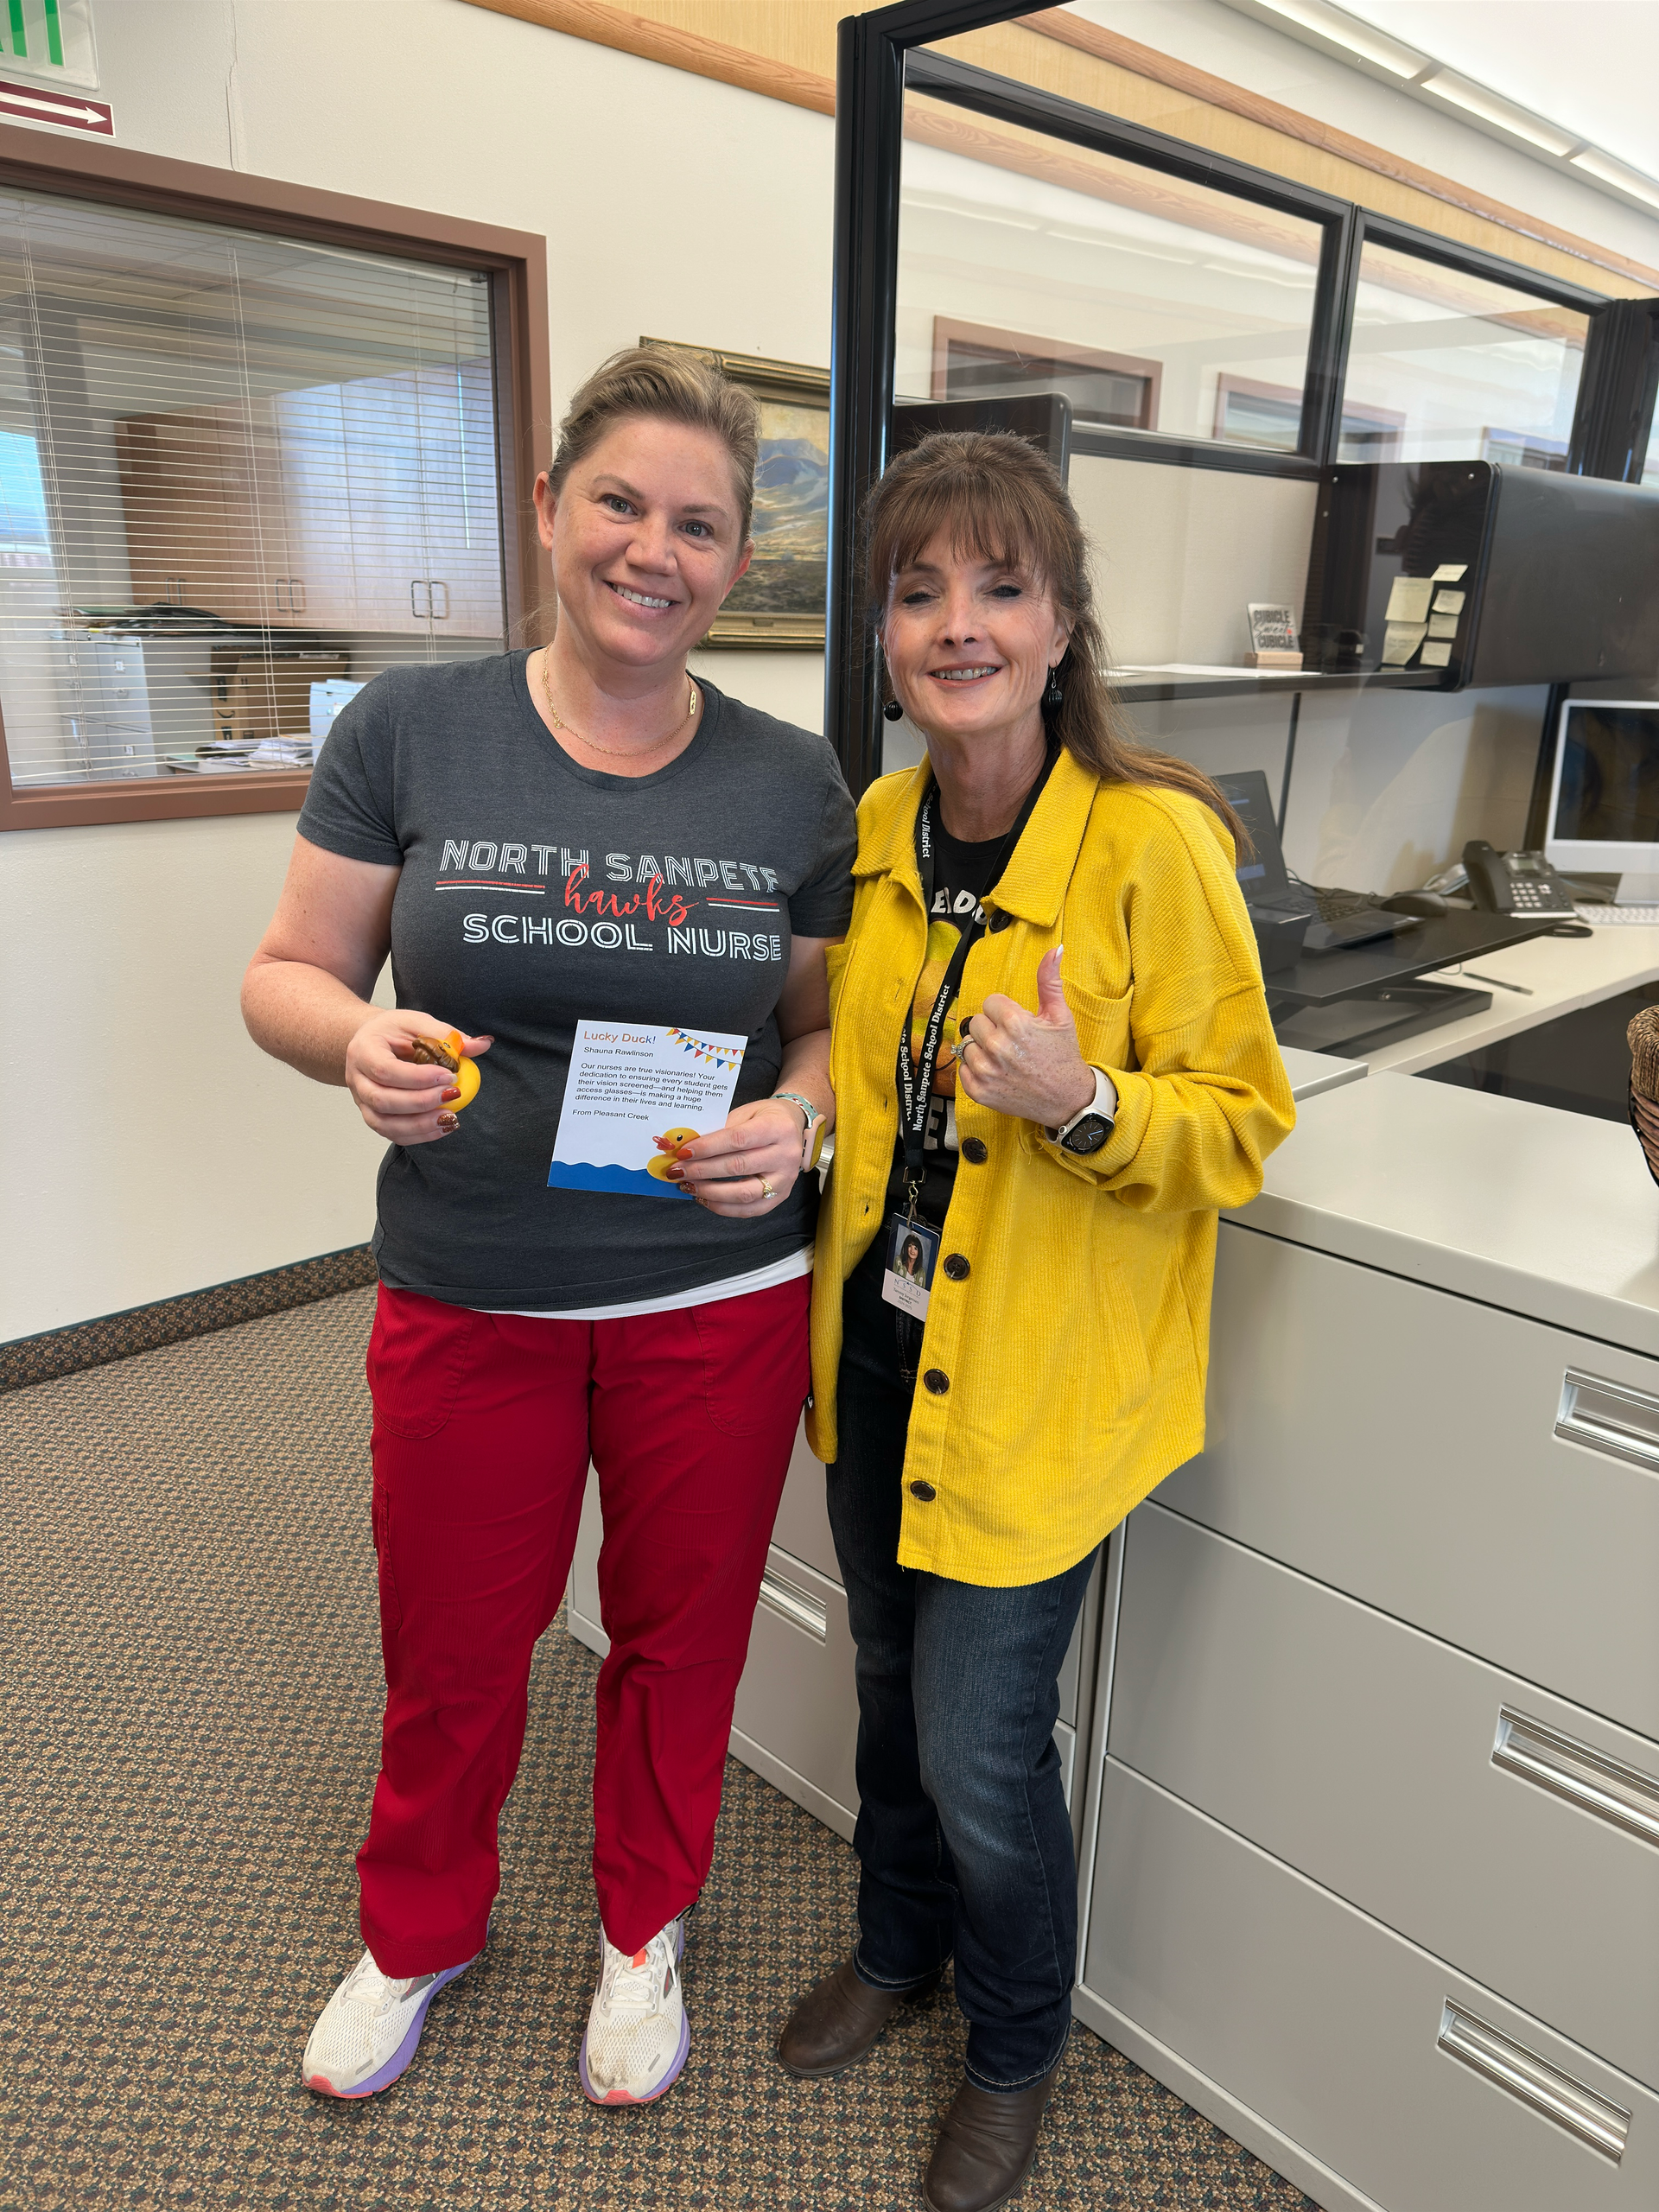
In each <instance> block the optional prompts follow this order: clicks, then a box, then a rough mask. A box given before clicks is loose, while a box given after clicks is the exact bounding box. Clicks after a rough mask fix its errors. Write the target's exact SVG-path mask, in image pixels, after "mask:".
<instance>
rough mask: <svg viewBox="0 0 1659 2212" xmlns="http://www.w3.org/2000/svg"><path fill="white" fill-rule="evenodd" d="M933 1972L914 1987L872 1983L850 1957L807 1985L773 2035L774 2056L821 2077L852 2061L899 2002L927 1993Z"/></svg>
mask: <svg viewBox="0 0 1659 2212" xmlns="http://www.w3.org/2000/svg"><path fill="white" fill-rule="evenodd" d="M938 1986H939V1977H938V1974H933V1975H931V1977H930V1978H929V1979H928V1980H926V1981H925V1982H922V1983H921V1984H919V1985H918V1987H916V1988H914V1989H872V1988H871V1986H870V1985H869V1983H868V1981H861V1980H859V1978H858V1975H857V1973H856V1972H855V1969H854V1966H853V1962H852V1961H851V1960H850V1959H843V1960H842V1963H841V1964H840V1965H839V1966H838V1967H836V1970H835V1972H834V1974H829V1975H828V1976H827V1977H826V1978H825V1979H824V1980H823V1981H820V1982H818V1983H817V1984H816V1985H815V1986H813V1987H812V1988H810V1989H809V1990H808V1991H807V1993H806V1994H805V1996H804V1997H803V1998H802V1999H801V2001H800V2003H799V2004H798V2005H797V2006H796V2007H795V2010H794V2011H793V2012H791V2014H790V2016H789V2022H788V2024H787V2025H786V2026H785V2030H784V2031H783V2033H782V2035H781V2036H779V2038H778V2057H779V2063H781V2064H782V2065H785V2066H786V2067H787V2068H788V2069H789V2070H790V2072H791V2074H801V2075H805V2076H806V2078H807V2079H808V2080H809V2081H822V2080H823V2079H824V2078H825V2077H826V2076H827V2075H831V2074H844V2073H845V2072H846V2070H847V2069H848V2068H849V2066H854V2065H856V2064H857V2063H858V2061H859V2060H860V2059H861V2058H862V2057H863V2056H864V2054H865V2052H866V2051H867V2050H869V2049H870V2048H871V2047H872V2045H873V2044H875V2043H876V2042H877V2041H878V2040H879V2039H880V2035H881V2031H882V2030H883V2029H884V2028H885V2027H886V2026H887V2023H888V2021H889V2020H890V2019H892V2018H893V2014H894V2013H895V2012H897V2011H898V2010H899V2006H900V2005H909V2004H913V2003H914V2002H915V2001H916V1999H918V1998H922V1997H927V1996H931V1994H932V1993H933V1991H934V1990H936V1989H937V1988H938Z"/></svg>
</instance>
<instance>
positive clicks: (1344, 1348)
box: [1158, 1084, 1659, 1737]
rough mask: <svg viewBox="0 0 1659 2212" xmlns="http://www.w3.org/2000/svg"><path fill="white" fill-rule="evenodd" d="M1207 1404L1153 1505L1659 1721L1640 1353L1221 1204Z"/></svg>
mask: <svg viewBox="0 0 1659 2212" xmlns="http://www.w3.org/2000/svg"><path fill="white" fill-rule="evenodd" d="M1364 1088H1365V1086H1364V1085H1363V1084H1362V1085H1360V1086H1358V1090H1363V1089H1364ZM1350 1095H1356V1096H1357V1092H1356V1093H1354V1094H1350V1093H1346V1092H1344V1093H1343V1094H1342V1096H1344V1097H1345V1096H1350ZM1470 1096H1471V1097H1472V1096H1478V1094H1476V1093H1471V1094H1470ZM1481 1103H1486V1104H1490V1103H1492V1102H1491V1101H1490V1100H1482V1101H1481ZM1498 1103H1503V1104H1505V1105H1511V1104H1514V1103H1515V1102H1514V1101H1512V1100H1503V1101H1500V1102H1498ZM1530 1110H1532V1111H1534V1112H1537V1113H1546V1112H1548V1110H1549V1109H1548V1108H1544V1107H1538V1108H1534V1109H1530ZM1556 1118H1559V1119H1567V1118H1568V1117H1567V1116H1558V1117H1556ZM1573 1376H1583V1377H1584V1378H1586V1383H1588V1384H1593V1383H1597V1382H1599V1383H1602V1385H1603V1386H1604V1394H1605V1393H1606V1392H1608V1391H1609V1390H1611V1392H1618V1393H1627V1394H1628V1395H1624V1396H1620V1397H1615V1396H1611V1395H1605V1397H1604V1408H1605V1417H1603V1418H1598V1417H1593V1416H1592V1414H1590V1413H1589V1411H1588V1410H1587V1409H1586V1408H1584V1407H1581V1406H1580V1407H1579V1408H1578V1412H1577V1418H1576V1422H1575V1421H1574V1418H1573V1411H1574V1409H1573V1408H1571V1407H1569V1408H1566V1410H1567V1415H1568V1418H1567V1421H1563V1418H1562V1416H1563V1410H1564V1401H1565V1400H1566V1399H1567V1397H1568V1395H1569V1394H1572V1395H1573V1396H1574V1401H1575V1405H1576V1404H1577V1401H1578V1400H1579V1399H1580V1398H1581V1397H1583V1396H1585V1395H1586V1393H1585V1392H1584V1391H1582V1390H1580V1388H1579V1386H1578V1385H1576V1384H1574V1383H1573V1382H1572V1379H1571V1378H1573ZM1209 1407H1210V1422H1209V1428H1210V1433H1209V1440H1208V1442H1207V1444H1206V1446H1205V1451H1204V1452H1203V1453H1202V1454H1201V1455H1200V1456H1199V1457H1198V1459H1193V1460H1191V1461H1189V1463H1188V1464H1187V1465H1185V1467H1182V1468H1181V1469H1179V1471H1177V1472H1176V1473H1175V1474H1173V1475H1172V1476H1171V1477H1170V1478H1169V1480H1168V1481H1167V1482H1166V1483H1165V1484H1163V1485H1162V1486H1161V1488H1160V1491H1159V1492H1158V1496H1159V1497H1160V1499H1161V1500H1162V1501H1163V1502H1164V1503H1166V1504H1168V1505H1172V1506H1173V1507H1174V1508H1175V1509H1176V1510H1178V1511H1179V1512H1182V1513H1185V1514H1187V1515H1189V1516H1191V1518H1192V1519H1193V1520H1195V1521H1202V1522H1205V1523H1206V1524H1207V1525H1208V1526H1209V1527H1211V1528H1212V1529H1219V1530H1220V1531H1221V1532H1222V1534H1223V1535H1229V1536H1233V1537H1236V1539H1237V1541H1239V1542H1241V1543H1245V1544H1249V1545H1251V1546H1253V1547H1254V1548H1255V1549H1256V1550H1258V1551H1263V1552H1266V1553H1268V1554H1269V1556H1270V1557H1272V1558H1274V1559H1281V1560H1285V1561H1286V1562H1287V1564H1288V1565H1290V1566H1292V1567H1300V1568H1301V1569H1302V1571H1303V1572H1304V1573H1307V1574H1311V1575H1313V1576H1315V1577H1316V1578H1317V1579H1318V1580H1320V1581H1322V1582H1330V1583H1332V1584H1334V1585H1335V1586H1336V1587H1337V1588H1338V1589H1339V1590H1348V1591H1351V1592H1353V1593H1354V1594H1355V1595H1356V1596H1357V1597H1361V1598H1363V1599H1366V1600H1367V1601H1368V1602H1369V1603H1370V1604H1372V1605H1377V1606H1380V1607H1381V1608H1382V1610H1383V1611H1385V1612H1390V1613H1395V1614H1396V1615H1398V1616H1399V1617H1400V1618H1402V1619H1403V1620H1409V1621H1414V1622H1416V1623H1418V1624H1420V1625H1421V1626H1422V1627H1424V1628H1427V1629H1429V1630H1433V1633H1435V1634H1436V1635H1439V1636H1443V1637H1446V1640H1447V1641H1448V1642H1450V1643H1457V1644H1460V1645H1462V1646H1463V1647H1464V1648H1465V1649H1468V1650H1471V1651H1476V1652H1478V1653H1479V1655H1480V1656H1481V1657H1482V1658H1484V1659H1489V1660H1491V1662H1492V1663H1493V1664H1494V1665H1496V1666H1499V1667H1505V1668H1509V1669H1512V1670H1513V1671H1514V1672H1515V1673H1516V1674H1517V1675H1524V1676H1525V1677H1526V1678H1527V1679H1528V1680H1529V1681H1535V1682H1542V1683H1546V1684H1547V1685H1548V1687H1549V1688H1551V1689H1553V1690H1554V1691H1557V1692H1558V1693H1559V1694H1560V1695H1562V1696H1563V1697H1568V1698H1572V1699H1573V1700H1575V1702H1577V1703H1579V1704H1580V1705H1585V1706H1588V1707H1590V1708H1591V1709H1592V1711H1594V1712H1597V1713H1606V1714H1607V1715H1608V1716H1609V1717H1610V1718H1611V1719H1616V1720H1621V1721H1623V1722H1624V1724H1625V1726H1627V1727H1630V1728H1635V1729H1638V1730H1640V1731H1642V1732H1643V1733H1644V1734H1647V1735H1649V1736H1656V1737H1659V1604H1656V1602H1655V1593H1656V1592H1659V1480H1656V1475H1659V1360H1656V1359H1652V1358H1649V1357H1645V1356H1644V1355H1643V1354H1642V1353H1640V1352H1637V1351H1627V1350H1625V1349H1624V1347H1623V1346H1622V1345H1620V1344H1618V1343H1611V1344H1609V1343H1606V1342H1599V1341H1597V1340H1596V1339H1595V1338H1592V1337H1589V1336H1587V1335H1586V1336H1578V1335H1574V1334H1573V1333H1571V1332H1568V1331H1567V1330H1566V1329H1560V1328H1552V1327H1548V1326H1547V1325H1544V1324H1543V1323H1541V1322H1538V1321H1535V1320H1533V1319H1529V1318H1528V1317H1527V1316H1526V1315H1525V1314H1523V1313H1515V1312H1505V1311H1503V1310H1502V1309H1501V1308H1498V1307H1496V1306H1489V1305H1485V1304H1483V1303H1481V1302H1479V1301H1478V1300H1475V1299H1472V1298H1462V1297H1457V1296H1454V1295H1452V1294H1449V1293H1447V1292H1446V1291H1442V1290H1437V1289H1433V1288H1431V1287H1429V1286H1427V1284H1424V1283H1421V1282H1413V1281H1406V1280H1402V1279H1401V1278H1400V1277H1399V1276H1397V1275H1394V1274H1384V1273H1383V1271H1382V1270H1381V1269H1379V1268H1371V1267H1362V1266H1358V1265H1357V1264H1356V1263H1355V1262H1353V1261H1351V1260H1344V1259H1338V1258H1334V1257H1332V1255H1330V1254H1328V1253H1325V1252H1314V1251H1310V1250H1308V1249H1306V1247H1305V1246H1303V1245H1300V1244H1294V1243H1288V1242H1287V1241H1285V1240H1284V1239H1282V1238H1280V1237H1276V1236H1262V1235H1260V1234H1258V1233H1256V1232H1255V1231H1253V1230H1249V1229H1247V1228H1244V1227H1243V1226H1241V1225H1240V1224H1237V1223H1236V1222H1224V1223H1223V1224H1222V1227H1221V1236H1220V1243H1219V1249H1218V1253H1217V1271H1216V1303H1215V1319H1214V1323H1213V1326H1212V1332H1211V1376H1210V1398H1209ZM1562 1427H1566V1428H1567V1434H1565V1435H1563V1434H1562V1433H1560V1432H1561V1429H1562Z"/></svg>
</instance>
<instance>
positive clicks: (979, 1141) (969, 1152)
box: [962, 1137, 991, 1167]
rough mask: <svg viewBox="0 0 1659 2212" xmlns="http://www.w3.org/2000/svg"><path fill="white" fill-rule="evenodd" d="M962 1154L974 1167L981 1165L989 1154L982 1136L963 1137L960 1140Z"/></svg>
mask: <svg viewBox="0 0 1659 2212" xmlns="http://www.w3.org/2000/svg"><path fill="white" fill-rule="evenodd" d="M962 1156H963V1159H964V1160H971V1161H972V1162H973V1164H974V1166H976V1167H982V1166H984V1165H985V1162H986V1161H987V1160H988V1159H989V1158H990V1156H991V1155H990V1150H989V1147H988V1146H987V1144H986V1142H985V1140H984V1138H983V1137H964V1138H963V1141H962Z"/></svg>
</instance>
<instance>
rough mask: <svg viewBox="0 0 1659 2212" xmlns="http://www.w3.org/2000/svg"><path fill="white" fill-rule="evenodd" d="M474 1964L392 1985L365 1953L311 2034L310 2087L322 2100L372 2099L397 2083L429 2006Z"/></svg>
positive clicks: (305, 2062) (303, 2067)
mask: <svg viewBox="0 0 1659 2212" xmlns="http://www.w3.org/2000/svg"><path fill="white" fill-rule="evenodd" d="M481 1956H482V1953H480V1957H481ZM473 1963H474V1961H472V1960H471V1959H463V1960H462V1961H461V1964H460V1965H459V1966H458V1967H444V1968H443V1970H442V1973H440V1974H412V1975H410V1977H409V1979H408V1980H404V1981H393V1980H391V1978H390V1976H388V1975H386V1974H382V1973H381V1971H380V1969H379V1967H378V1966H376V1964H375V1963H374V1960H373V1958H372V1955H370V1953H368V1952H367V1951H365V1952H364V1954H363V1955H362V1957H361V1958H360V1959H359V1961H358V1962H357V1964H356V1965H355V1966H354V1967H353V1968H352V1970H351V1972H350V1974H347V1975H346V1979H345V1980H344V1981H342V1982H341V1983H340V1987H339V1988H338V1989H337V1990H336V1991H335V1992H334V1995H333V1996H332V1997H331V1998H330V1999H328V2002H327V2004H326V2005H324V2006H323V2008H322V2015H321V2018H320V2019H319V2020H318V2022H317V2024H316V2026H315V2028H313V2029H312V2031H311V2040H310V2042H309V2043H308V2044H307V2045H306V2046H305V2056H304V2057H303V2058H302V2060H301V2061H300V2078H301V2079H302V2081H303V2082H304V2083H305V2086H306V2088H308V2089H315V2091H316V2092H317V2094H318V2095H319V2096H324V2097H372V2095H373V2094H374V2093H375V2091H376V2090H377V2089H384V2088H386V2086H387V2085H388V2083H390V2082H395V2081H396V2080H397V2076H398V2075H400V2074H401V2073H402V2072H403V2070H404V2067H406V2066H407V2065H408V2063H409V2062H410V2059H411V2058H413V2057H414V2056H415V2046H416V2044H418V2043H419V2041H420V2039H421V2030H422V2029H423V2027H424V2026H425V2025H426V2008H427V2006H428V2005H429V2004H430V2003H431V2002H432V1999H434V1998H435V1996H436V1995H437V1993H438V1992H439V1991H440V1990H441V1989H442V1987H443V1986H444V1984H445V1982H447V1981H453V1980H454V1979H455V1976H456V1975H457V1974H465V1973H466V1971H467V1967H469V1966H471V1965H472V1964H473Z"/></svg>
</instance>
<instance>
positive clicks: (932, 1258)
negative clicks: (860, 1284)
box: [881, 1213, 939, 1321]
mask: <svg viewBox="0 0 1659 2212" xmlns="http://www.w3.org/2000/svg"><path fill="white" fill-rule="evenodd" d="M938 1263H939V1231H938V1230H937V1229H935V1228H933V1227H932V1226H931V1224H929V1223H927V1222H925V1221H915V1220H911V1219H907V1218H906V1216H905V1215H903V1214H901V1213H896V1214H894V1215H893V1218H892V1220H891V1221H890V1222H889V1223H888V1224H887V1271H886V1273H885V1274H883V1276H882V1278H881V1295H882V1297H883V1298H885V1299H886V1300H887V1304H888V1305H889V1306H897V1307H898V1308H899V1312H900V1313H908V1314H910V1315H911V1316H912V1318H913V1319H916V1320H918V1321H921V1320H925V1319H926V1317H927V1299H928V1293H929V1292H930V1291H931V1288H932V1287H933V1270H934V1268H937V1267H938Z"/></svg>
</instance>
